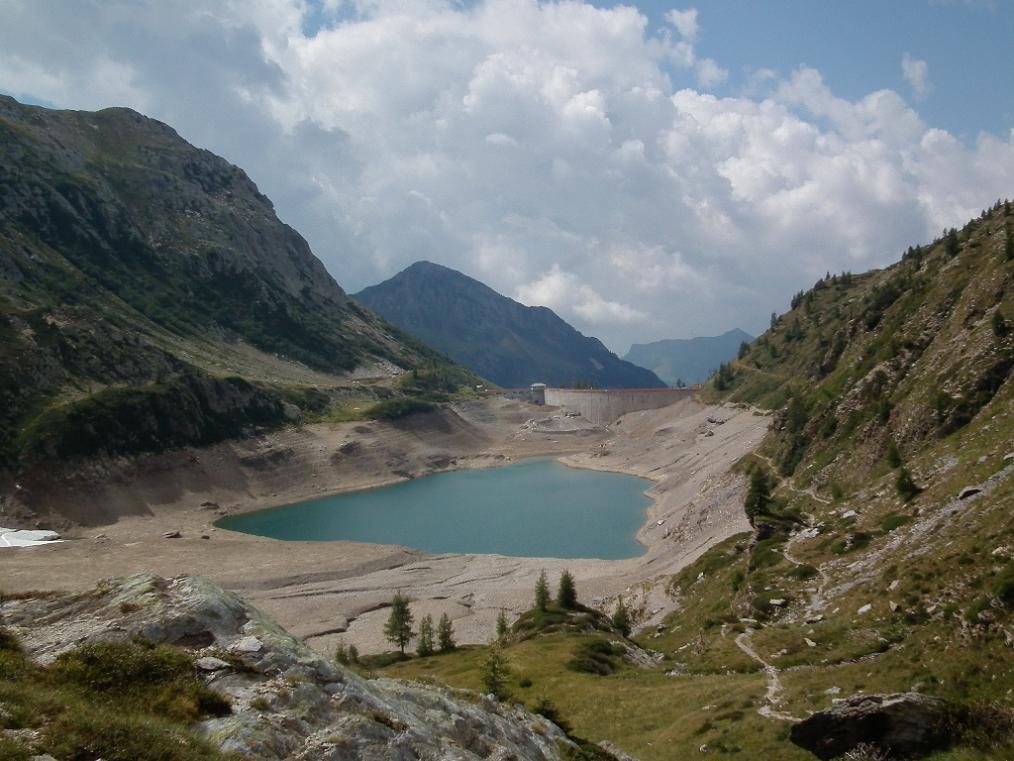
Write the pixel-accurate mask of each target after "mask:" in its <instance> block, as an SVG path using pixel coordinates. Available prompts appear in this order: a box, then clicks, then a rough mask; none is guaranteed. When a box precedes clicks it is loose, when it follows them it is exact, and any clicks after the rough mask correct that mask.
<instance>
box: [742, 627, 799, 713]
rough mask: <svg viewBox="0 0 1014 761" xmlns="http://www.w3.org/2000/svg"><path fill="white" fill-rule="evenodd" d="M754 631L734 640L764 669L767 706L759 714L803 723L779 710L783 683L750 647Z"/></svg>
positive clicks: (746, 632) (749, 630)
mask: <svg viewBox="0 0 1014 761" xmlns="http://www.w3.org/2000/svg"><path fill="white" fill-rule="evenodd" d="M753 631H754V630H753V629H747V630H746V631H745V632H743V633H742V634H739V635H738V636H737V637H736V639H735V640H734V641H735V643H736V647H738V648H739V649H740V650H741V651H742V652H743V653H744V654H745V655H746V656H747V657H748V658H752V659H753V660H755V661H757V663H759V664H760V665H761V667H762V668H763V669H764V677H765V679H766V680H767V685H768V687H767V691H766V692H765V693H764V700H765V701H766V702H767V705H764V706H761V707H760V708H758V709H757V713H759V714H760V715H761V716H763V717H765V718H768V719H773V720H775V721H791V722H797V721H802V720H801V719H799V718H797V717H796V716H792V715H791V714H788V713H785V712H784V711H779V710H778V704H779V703H780V702H781V698H780V697H779V695H780V694H781V692H782V681H781V679H779V677H778V669H776V668H775V667H774V666H772V665H771V664H770V663H768V662H767V661H765V660H764V659H763V658H761V657H760V655H758V654H757V651H756V650H754V649H753V647H751V646H750V635H751V634H753Z"/></svg>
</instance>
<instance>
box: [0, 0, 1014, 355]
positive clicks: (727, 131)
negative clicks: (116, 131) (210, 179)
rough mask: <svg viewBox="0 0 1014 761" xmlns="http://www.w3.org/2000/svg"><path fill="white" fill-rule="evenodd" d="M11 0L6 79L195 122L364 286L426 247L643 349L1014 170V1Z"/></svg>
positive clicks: (847, 259)
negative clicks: (625, 3) (632, 3)
mask: <svg viewBox="0 0 1014 761" xmlns="http://www.w3.org/2000/svg"><path fill="white" fill-rule="evenodd" d="M3 9H4V10H3V14H4V15H3V22H4V23H3V24H2V25H0V92H3V93H7V94H10V95H13V96H14V97H17V98H20V99H22V100H27V101H32V102H37V103H43V104H47V105H51V106H55V107H61V108H79V109H97V108H103V107H107V106H128V107H130V108H134V109H136V110H138V111H140V112H142V113H144V114H147V115H149V116H152V117H153V118H157V119H160V120H162V121H164V122H166V123H168V124H170V125H172V126H173V127H174V128H176V129H177V131H178V132H179V133H180V134H181V135H182V136H183V137H185V138H186V139H188V140H190V141H191V142H192V143H194V144H196V145H198V146H200V147H203V148H208V149H210V150H212V151H214V152H216V153H218V154H220V155H222V156H224V157H226V158H227V159H229V160H230V161H232V162H234V163H236V164H238V165H239V166H241V167H243V168H244V169H245V170H246V171H247V172H248V174H249V175H250V176H251V177H252V178H253V179H254V180H255V181H256V182H257V183H258V185H259V186H260V188H261V190H262V191H263V192H264V193H266V194H267V195H268V196H269V197H270V198H271V199H272V200H273V201H274V203H275V207H276V209H277V211H278V214H279V216H280V217H281V218H282V219H283V220H284V221H286V222H288V223H289V224H291V225H292V226H294V227H295V228H296V229H297V230H299V232H300V233H302V234H303V235H304V237H306V238H307V240H308V241H309V243H310V245H311V247H312V248H313V250H314V252H315V253H316V254H317V255H318V256H319V257H320V258H321V260H322V261H323V262H324V264H325V265H326V266H327V268H328V269H329V271H330V272H331V273H332V274H333V275H334V276H335V278H336V279H337V280H338V282H339V283H340V284H341V285H343V286H344V287H345V288H346V289H347V290H349V291H350V292H355V291H358V290H359V289H361V288H363V287H365V286H367V285H371V284H374V283H377V282H379V281H380V280H383V279H385V278H387V277H390V276H391V275H393V274H395V273H396V272H398V271H400V270H401V269H403V268H405V267H407V266H408V265H410V264H411V263H412V262H414V261H417V260H419V259H428V260H430V261H435V262H438V263H440V264H444V265H446V266H449V267H453V268H454V269H457V270H460V271H462V272H465V273H466V274H468V275H470V276H472V277H476V278H478V279H479V280H482V281H483V282H486V283H487V284H489V285H490V286H491V287H493V288H495V289H496V290H498V291H500V292H501V293H504V294H506V295H508V296H511V297H513V298H516V299H518V300H519V301H522V302H524V303H526V304H532V305H545V306H549V307H551V308H552V309H554V310H555V311H557V312H558V313H559V314H560V315H561V316H562V317H563V318H564V319H566V320H568V321H569V322H571V323H572V324H574V325H575V326H576V327H577V328H578V329H580V330H582V331H583V332H585V333H586V334H590V335H595V336H597V337H599V338H601V339H602V340H603V341H604V342H605V343H606V345H607V346H609V347H610V348H611V349H613V350H615V351H618V352H621V353H622V352H625V351H626V349H627V347H628V346H629V344H630V343H632V342H637V343H644V342H646V341H651V340H657V339H662V338H682V337H689V336H694V335H717V334H719V333H722V332H724V331H726V330H729V329H731V328H735V327H740V328H743V329H745V330H747V331H750V332H752V333H758V332H760V331H761V330H763V328H764V326H765V325H766V323H767V320H768V316H769V315H770V313H771V312H772V311H784V310H785V309H786V307H787V304H788V301H789V298H790V296H791V294H793V293H794V292H796V291H798V290H800V289H801V288H805V287H808V286H809V285H811V284H812V283H813V282H814V281H815V280H816V279H817V278H819V277H820V276H822V275H823V274H824V273H825V271H827V270H830V271H834V272H837V271H841V270H850V271H854V272H859V271H863V270H867V269H870V268H874V267H880V266H884V265H886V264H889V263H891V262H893V261H895V260H897V259H898V257H899V256H900V254H901V252H902V251H903V250H904V249H905V248H906V247H907V246H909V245H911V244H916V243H921V242H926V241H928V240H931V239H932V238H933V237H935V236H936V235H938V234H939V233H940V231H941V230H942V229H943V228H944V227H949V226H952V225H960V224H963V223H964V222H965V221H967V220H968V219H969V218H971V217H972V216H975V215H977V214H978V212H979V211H980V210H981V209H983V208H984V207H986V206H989V205H991V204H992V203H993V202H994V201H995V200H997V199H998V198H1006V197H1014V131H1012V128H1014V116H1012V114H1014V86H1012V82H1014V49H1012V45H1011V40H1012V39H1014V1H1012V0H996V2H994V3H990V2H975V1H974V0H965V1H961V0H951V1H949V2H948V1H947V0H889V1H888V0H883V1H881V2H872V1H871V0H851V1H850V2H844V0H842V1H839V2H818V1H817V0H809V1H804V0H768V1H766V2H760V1H754V2H749V1H748V0H739V1H734V0H701V1H700V2H697V3H689V2H688V3H674V4H668V3H661V2H647V1H645V2H642V3H641V4H639V5H637V6H633V7H632V6H618V5H615V4H599V5H591V4H588V3H583V2H578V1H576V0H570V1H568V2H560V3H545V2H538V0H470V1H469V2H464V3H462V2H454V1H453V0H355V2H347V1H346V0H257V2H249V3H247V2H233V1H232V0H131V1H130V2H105V1H104V0H47V2H38V0H3Z"/></svg>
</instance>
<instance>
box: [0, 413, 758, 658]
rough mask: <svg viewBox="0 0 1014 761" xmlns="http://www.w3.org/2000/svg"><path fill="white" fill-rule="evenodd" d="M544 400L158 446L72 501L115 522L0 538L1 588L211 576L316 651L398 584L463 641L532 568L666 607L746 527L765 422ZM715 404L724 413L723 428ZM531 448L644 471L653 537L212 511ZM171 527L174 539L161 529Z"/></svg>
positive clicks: (346, 632) (580, 462) (373, 632)
mask: <svg viewBox="0 0 1014 761" xmlns="http://www.w3.org/2000/svg"><path fill="white" fill-rule="evenodd" d="M552 414H553V413H552V410H546V409H545V408H541V409H540V408H532V407H530V406H528V405H523V404H521V403H518V402H508V401H506V400H490V401H487V402H481V403H480V402H476V403H471V404H469V405H462V406H460V407H456V408H455V409H453V410H450V411H447V412H445V413H442V414H441V415H439V416H430V417H427V418H423V419H420V420H416V421H414V422H410V423H404V422H403V423H401V424H383V423H370V424H343V425H340V426H307V427H304V428H300V429H293V430H286V431H280V432H277V433H273V434H267V435H265V436H263V437H260V438H259V439H256V440H251V441H245V442H232V443H229V444H223V445H218V446H215V447H209V448H206V449H203V450H198V451H196V452H194V457H195V458H196V460H197V463H196V464H195V463H193V462H190V461H189V459H187V460H183V458H182V457H181V456H179V455H177V456H176V458H175V459H173V458H172V457H170V456H161V457H158V458H151V459H150V461H149V462H148V463H147V464H146V465H145V469H144V470H139V469H138V467H139V466H136V465H132V466H130V467H128V468H125V469H124V470H123V471H120V472H115V473H110V472H108V471H103V472H101V473H99V474H98V478H97V479H96V483H97V484H98V486H89V490H90V491H87V490H83V489H78V490H77V491H76V492H74V493H70V494H69V495H67V497H66V498H67V499H75V500H81V499H90V500H92V501H93V502H94V503H96V504H101V505H105V506H106V507H107V508H108V510H109V511H110V512H111V513H118V514H115V515H114V517H113V521H111V522H107V523H105V525H101V526H94V527H91V528H88V527H81V528H78V529H76V530H74V531H72V532H70V533H69V534H68V536H70V537H72V538H75V541H69V542H66V543H64V544H62V545H60V546H52V547H38V548H31V549H29V550H9V551H4V552H0V575H2V576H3V578H4V587H5V591H8V592H18V591H27V590H30V589H67V590H81V591H83V590H85V589H88V588H90V587H92V586H94V584H95V582H96V581H98V580H99V579H101V578H105V577H109V576H118V575H125V574H128V573H132V572H137V571H150V572H154V573H157V574H159V575H163V576H175V575H178V574H183V573H188V574H199V575H205V576H208V577H210V578H211V579H213V580H214V581H216V582H217V583H219V584H221V585H222V586H224V587H225V588H227V589H230V590H232V591H235V592H237V593H239V594H241V595H243V596H244V597H246V598H247V599H249V600H250V601H251V602H252V603H253V604H255V605H257V606H259V607H261V608H262V609H264V610H265V612H267V613H268V614H270V615H272V616H273V617H275V618H276V619H277V620H279V622H280V623H281V624H282V625H284V626H286V628H288V629H289V630H290V631H292V632H293V633H294V634H295V635H296V636H300V637H303V638H305V639H306V640H307V642H308V643H309V644H311V645H312V646H314V647H315V648H318V649H320V650H321V651H322V652H325V653H327V652H330V650H333V648H334V645H335V644H336V642H338V641H339V640H340V639H341V640H344V641H346V642H352V643H355V644H356V645H357V646H358V647H359V648H360V650H361V651H362V652H376V651H380V650H383V649H385V648H386V643H385V642H384V640H383V636H382V631H381V630H382V626H383V620H384V617H385V612H384V606H385V605H386V604H387V603H388V602H389V600H390V597H391V595H392V594H393V593H394V591H395V590H398V589H401V590H403V591H404V592H405V593H406V594H409V595H410V596H411V597H412V598H413V599H414V600H415V602H414V603H413V609H414V610H416V611H417V614H418V615H424V614H426V613H430V614H433V615H437V616H439V615H440V614H441V613H445V612H446V613H447V614H448V615H449V616H450V617H451V618H452V619H453V620H454V622H455V630H456V632H457V634H458V639H459V641H461V642H463V643H481V642H485V641H487V640H488V638H489V635H490V633H491V632H492V631H493V630H494V628H495V622H496V617H497V615H498V614H499V612H500V611H501V610H505V611H506V612H507V613H508V615H513V614H515V613H519V612H520V611H522V610H524V609H526V608H527V607H529V606H530V597H531V590H532V588H533V587H534V583H535V579H536V578H537V576H538V574H539V572H540V571H542V570H545V571H546V572H547V573H548V574H549V575H550V577H551V579H552V578H555V576H556V575H558V574H559V573H560V572H561V571H562V570H563V569H564V568H568V569H569V570H570V571H571V572H572V573H573V574H574V576H575V577H576V578H577V581H578V589H579V593H580V595H581V598H582V599H583V600H585V601H587V602H589V603H592V604H600V605H603V606H606V607H608V605H609V604H610V603H609V600H610V599H612V598H614V597H615V596H616V595H618V594H623V595H624V599H625V600H627V601H628V602H629V603H630V604H631V605H632V607H634V608H637V609H638V610H640V611H641V612H643V615H644V620H645V621H651V620H652V618H653V616H657V615H659V611H661V610H663V609H666V606H669V607H670V608H671V606H672V604H673V601H672V600H670V599H669V598H668V597H667V595H666V594H665V592H664V587H665V584H664V583H663V582H664V581H665V580H666V579H667V578H668V576H669V575H670V574H672V573H674V572H676V571H677V570H678V569H679V568H680V567H682V566H684V565H686V564H687V563H689V562H692V561H693V559H695V558H696V557H698V556H699V555H700V554H701V553H702V552H704V551H705V550H706V549H707V548H708V547H709V546H712V545H713V544H714V543H716V542H717V541H721V540H722V539H724V538H726V537H727V536H730V535H731V534H733V533H737V532H739V531H745V530H747V529H748V524H747V523H746V519H745V516H743V513H742V507H741V505H742V493H743V479H742V477H740V476H738V475H735V474H730V473H729V468H730V467H731V465H732V464H734V462H735V461H737V460H738V459H739V458H740V457H742V455H743V454H745V453H746V452H747V451H749V450H750V449H752V448H753V447H754V446H756V444H757V443H759V442H760V440H761V439H762V438H763V436H764V434H765V432H766V430H767V424H768V420H767V419H766V418H764V417H759V416H756V415H754V414H753V413H751V412H750V411H748V410H742V409H735V408H728V407H721V408H715V407H706V406H704V405H701V404H698V403H696V402H692V401H687V402H681V403H679V404H677V405H673V406H672V407H668V408H663V409H661V410H651V411H645V412H639V413H632V414H631V415H628V416H626V417H624V418H623V419H622V420H621V421H620V422H619V424H617V425H615V426H612V427H611V428H610V429H609V430H602V429H594V430H592V429H589V430H587V431H584V432H581V433H561V432H559V431H553V430H546V429H541V428H539V427H538V426H537V425H536V426H533V425H532V424H531V423H532V420H533V418H534V417H535V416H539V417H542V418H544V419H550V418H549V417H547V416H551V415H552ZM709 417H712V418H718V417H721V418H723V419H724V418H728V421H727V422H726V423H725V424H724V425H720V426H716V425H713V424H711V423H708V418H709ZM547 426H548V428H550V429H551V428H552V422H550V423H549V424H547ZM357 429H358V430H357ZM709 430H710V431H711V435H710V436H708V435H707V432H708V431H709ZM532 457H552V458H554V459H561V458H562V460H561V461H562V463H563V464H565V465H567V466H570V467H580V468H589V469H593V470H595V469H597V470H609V471H613V472H619V473H627V474H630V475H636V476H640V477H642V478H647V479H649V480H650V481H651V482H652V486H651V487H650V488H649V489H648V490H647V495H648V496H649V497H650V498H651V503H650V504H649V506H648V508H647V515H646V519H645V522H644V525H643V526H642V527H641V529H640V530H639V531H638V534H637V538H638V540H639V541H640V542H641V543H642V544H644V545H645V547H646V550H645V552H644V553H643V554H642V555H640V556H639V557H636V558H632V559H628V560H617V561H597V560H579V561H574V560H555V559H539V558H512V557H506V556H498V555H471V554H446V555H428V554H425V553H421V552H418V551H414V550H411V549H408V548H405V547H399V546H392V545H376V544H362V543H356V542H299V543H295V544H294V543H291V542H283V541H277V540H271V539H265V538H261V537H255V536H251V535H247V534H239V533H235V532H231V531H226V530H222V529H216V528H215V527H214V526H213V525H212V524H213V523H214V521H216V520H218V518H220V517H222V516H223V515H227V514H228V515H237V514H241V513H247V512H251V511H254V510H258V509H262V508H264V507H274V506H277V505H279V504H280V503H285V502H294V501H297V500H299V499H301V498H302V499H305V498H316V497H320V496H323V495H325V494H337V493H343V492H347V491H351V490H354V489H360V488H364V487H377V486H381V485H385V484H390V483H397V482H400V481H404V480H406V477H407V476H417V475H422V474H427V473H433V472H445V471H447V470H451V469H456V470H460V469H466V468H479V467H481V468H485V467H491V466H496V465H499V464H503V463H505V462H508V461H510V462H517V461H519V460H527V459H530V458H532ZM395 471H398V472H395ZM57 496H60V495H57ZM202 503H209V504H204V505H202ZM659 520H663V521H664V523H663V524H662V525H661V526H659V525H658V523H657V521H659ZM667 529H669V533H668V535H667V534H666V530H667ZM175 532H179V537H178V538H164V535H166V534H170V535H171V534H174V533H175ZM204 537H207V538H204Z"/></svg>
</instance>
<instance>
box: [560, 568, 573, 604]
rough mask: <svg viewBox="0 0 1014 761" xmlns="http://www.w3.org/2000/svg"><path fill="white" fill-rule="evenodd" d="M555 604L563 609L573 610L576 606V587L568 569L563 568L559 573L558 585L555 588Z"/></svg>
mask: <svg viewBox="0 0 1014 761" xmlns="http://www.w3.org/2000/svg"><path fill="white" fill-rule="evenodd" d="M556 604H557V605H559V606H560V607H561V608H563V609H564V610H573V609H574V608H576V607H577V587H576V586H575V585H574V577H573V576H571V575H570V571H567V570H565V571H564V572H563V573H562V574H560V586H558V587H557V589H556Z"/></svg>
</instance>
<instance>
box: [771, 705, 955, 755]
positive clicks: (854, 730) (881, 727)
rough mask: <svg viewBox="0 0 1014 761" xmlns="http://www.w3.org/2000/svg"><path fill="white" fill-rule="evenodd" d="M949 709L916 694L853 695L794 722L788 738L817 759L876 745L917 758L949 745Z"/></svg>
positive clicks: (884, 749)
mask: <svg viewBox="0 0 1014 761" xmlns="http://www.w3.org/2000/svg"><path fill="white" fill-rule="evenodd" d="M953 715H954V714H953V711H952V709H951V707H950V706H949V705H948V703H946V702H945V701H943V700H940V699H939V698H933V697H929V696H928V695H921V694H919V693H918V692H902V693H894V694H889V695H854V696H852V697H850V698H848V699H846V700H843V701H842V702H841V703H839V704H837V705H835V706H833V707H831V708H829V709H828V710H826V711H818V712H817V713H815V714H813V715H812V716H810V717H809V718H808V719H805V720H803V721H801V722H799V723H798V724H794V725H793V726H792V729H791V731H790V733H789V739H790V740H792V742H793V743H795V744H796V745H798V746H799V747H800V748H804V749H805V750H808V751H810V752H811V753H813V754H814V755H815V756H817V758H820V759H832V758H837V757H838V756H842V755H844V754H845V753H847V752H848V751H850V750H852V749H853V748H855V747H856V746H858V745H861V744H867V745H875V746H876V747H878V748H880V749H881V750H883V751H885V752H887V753H890V754H891V755H893V756H900V757H907V756H920V755H925V754H927V753H929V752H930V751H933V750H936V749H939V748H943V747H945V746H946V745H947V743H948V740H949V738H950V736H951V734H952V729H953V727H952V717H953Z"/></svg>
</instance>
